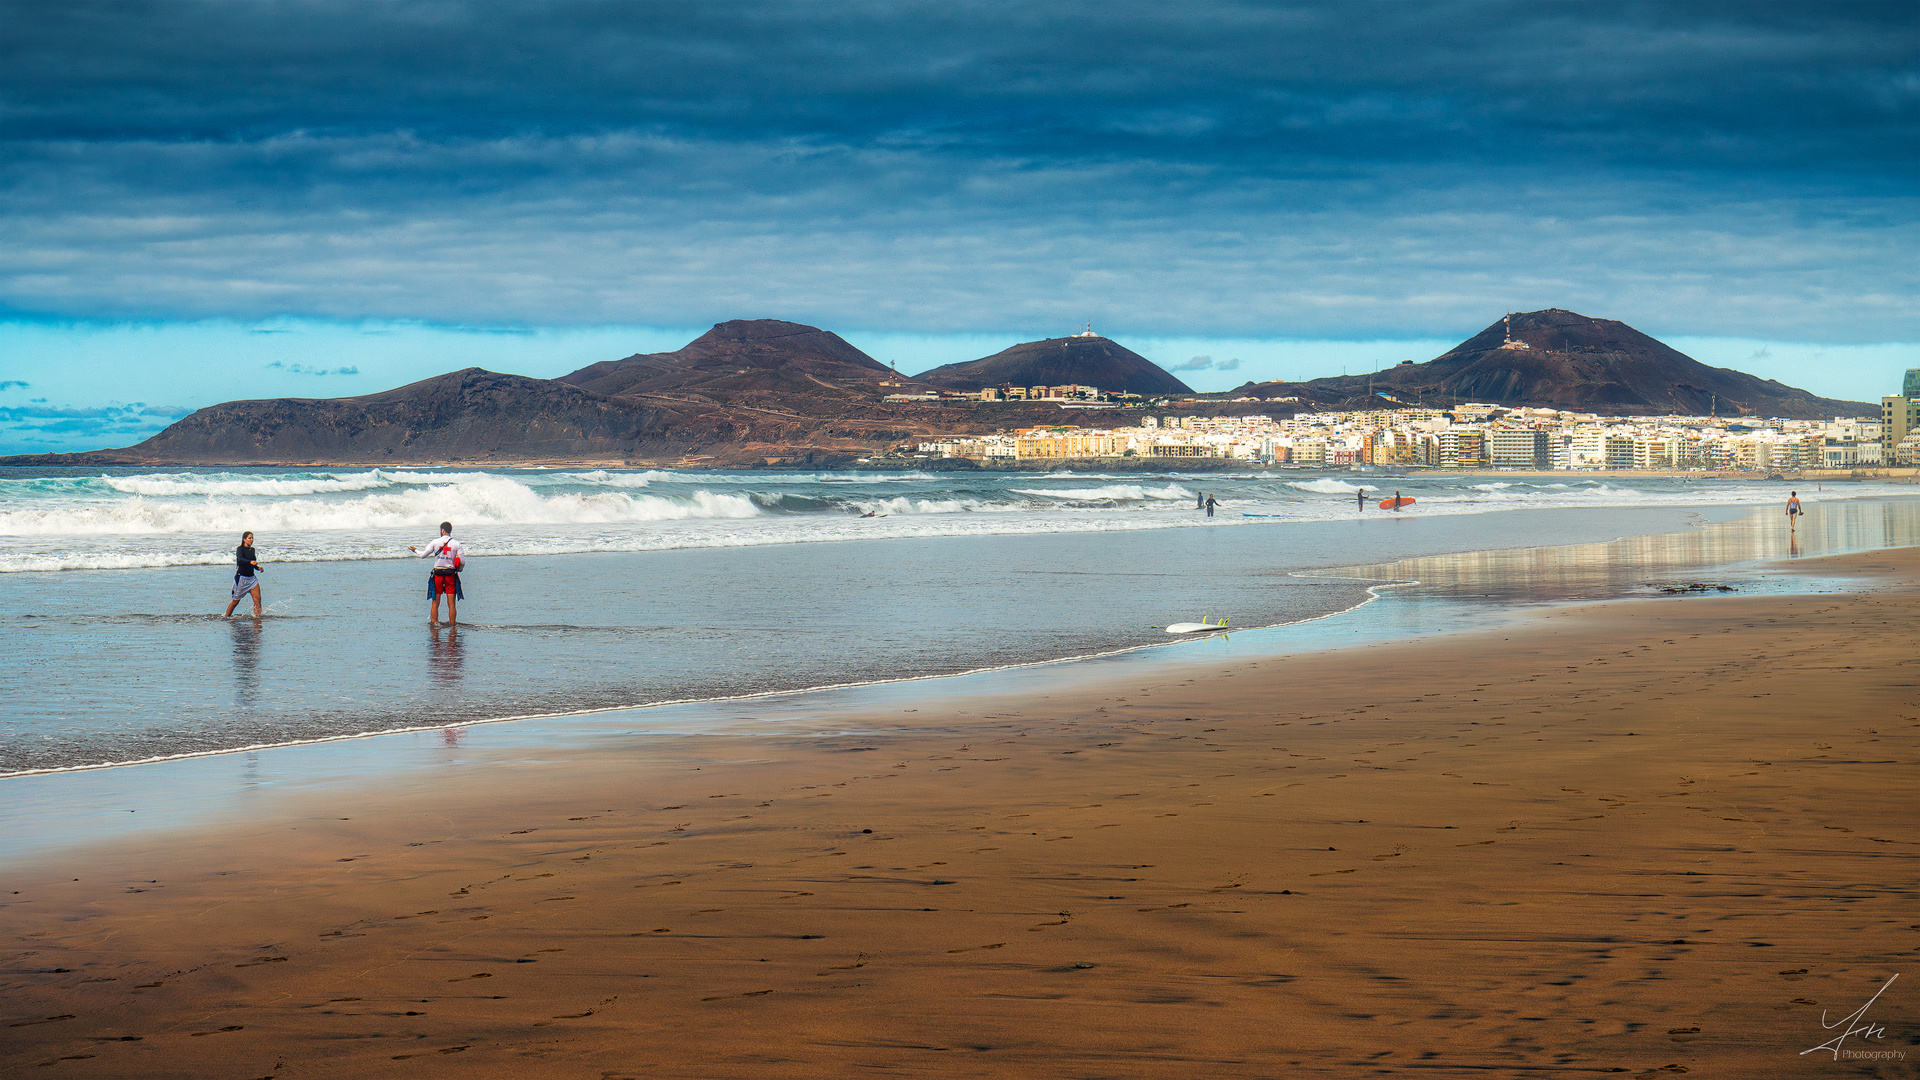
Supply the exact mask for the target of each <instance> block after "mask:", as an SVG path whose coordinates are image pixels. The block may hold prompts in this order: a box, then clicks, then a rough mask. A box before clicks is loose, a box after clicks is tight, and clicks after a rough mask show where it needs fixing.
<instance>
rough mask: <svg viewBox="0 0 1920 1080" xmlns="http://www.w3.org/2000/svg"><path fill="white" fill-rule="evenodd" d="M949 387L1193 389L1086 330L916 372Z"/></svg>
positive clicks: (1163, 391)
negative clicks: (964, 361) (1069, 335)
mask: <svg viewBox="0 0 1920 1080" xmlns="http://www.w3.org/2000/svg"><path fill="white" fill-rule="evenodd" d="M913 378H914V381H915V382H922V383H926V384H928V385H929V386H938V387H942V388H945V389H949V390H978V389H980V388H982V387H987V386H1067V385H1078V386H1097V387H1099V388H1100V389H1102V390H1118V391H1122V392H1124V393H1129V394H1141V395H1145V396H1149V397H1151V396H1153V395H1155V394H1191V393H1193V388H1192V387H1190V386H1188V385H1187V384H1186V383H1183V382H1181V381H1180V380H1179V379H1176V378H1174V377H1173V376H1172V375H1169V374H1167V372H1166V369H1164V368H1162V367H1161V366H1160V365H1158V364H1156V363H1154V362H1153V361H1151V360H1149V359H1147V358H1146V357H1144V356H1141V355H1140V354H1139V353H1137V352H1134V351H1133V350H1132V349H1129V348H1127V347H1126V346H1124V345H1120V344H1118V343H1116V342H1113V341H1110V340H1108V339H1106V338H1103V337H1100V336H1099V335H1097V334H1095V333H1093V332H1092V331H1088V332H1087V333H1084V334H1075V335H1074V336H1072V337H1063V338H1047V339H1046V340H1045V341H1025V342H1021V343H1020V344H1018V345H1015V346H1014V347H1013V348H1011V349H1006V350H1004V351H1002V352H997V353H994V354H993V355H992V356H986V357H982V358H980V359H978V360H969V361H967V362H966V363H964V364H943V365H941V366H940V367H937V368H934V369H933V370H931V371H923V372H921V373H920V374H918V375H915V376H914V377H913Z"/></svg>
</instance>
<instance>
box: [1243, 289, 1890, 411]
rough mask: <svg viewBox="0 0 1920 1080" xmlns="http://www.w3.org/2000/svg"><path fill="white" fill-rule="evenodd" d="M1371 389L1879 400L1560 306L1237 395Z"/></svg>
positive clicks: (1610, 401) (1370, 401)
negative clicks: (1766, 373) (1730, 362)
mask: <svg viewBox="0 0 1920 1080" xmlns="http://www.w3.org/2000/svg"><path fill="white" fill-rule="evenodd" d="M1370 392H1383V393H1385V394H1388V395H1390V396H1391V397H1393V398H1397V399H1399V400H1401V401H1405V402H1414V401H1421V402H1424V403H1426V404H1428V405H1437V406H1446V405H1452V404H1458V403H1460V402H1466V401H1480V402H1488V403H1492V404H1500V405H1513V406H1521V405H1524V406H1532V407H1538V408H1553V409H1566V410H1570V411H1574V412H1592V413H1600V414H1607V415H1615V416H1626V415H1643V414H1645V415H1663V414H1683V415H1699V416H1704V415H1708V414H1709V413H1712V414H1717V415H1720V416H1753V417H1774V416H1778V417H1791V418H1796V419H1803V420H1816V419H1822V418H1832V417H1835V416H1868V415H1874V416H1877V415H1879V412H1880V408H1879V406H1877V405H1872V404H1868V403H1866V402H1861V401H1838V400H1835V399H1832V398H1823V397H1817V396H1815V395H1813V394H1811V393H1808V392H1807V391H1805V390H1799V389H1796V388H1794V387H1791V386H1787V385H1785V384H1784V383H1780V382H1776V381H1774V380H1772V379H1761V378H1758V377H1756V376H1753V375H1749V374H1747V373H1745V372H1742V371H1735V370H1734V369H1732V368H1717V367H1708V366H1707V365H1706V364H1702V363H1701V362H1700V361H1698V360H1695V359H1694V358H1692V357H1691V356H1688V355H1686V354H1685V353H1682V352H1680V351H1679V350H1677V349H1674V348H1672V347H1670V346H1668V345H1666V344H1664V343H1663V342H1660V341H1657V340H1655V339H1654V338H1651V337H1648V336H1647V335H1646V334H1643V333H1641V332H1640V331H1638V330H1635V329H1634V328H1633V327H1631V326H1628V325H1627V324H1626V323H1623V322H1619V321H1616V320H1613V319H1594V318H1589V317H1588V316H1585V315H1581V314H1578V313H1576V312H1572V311H1565V310H1562V309H1560V308H1548V309H1546V310H1545V311H1528V312H1522V313H1519V314H1515V315H1510V316H1508V317H1507V318H1505V319H1502V320H1500V321H1498V322H1495V323H1494V324H1493V325H1491V326H1489V327H1487V328H1486V329H1485V330H1482V331H1480V332H1479V333H1478V334H1475V335H1474V336H1473V337H1470V338H1468V339H1467V340H1465V341H1463V342H1461V343H1460V344H1458V345H1456V346H1454V347H1453V348H1451V349H1449V350H1447V351H1446V352H1444V353H1442V354H1440V355H1439V356H1437V357H1435V358H1434V359H1432V360H1429V361H1427V362H1426V363H1422V364H1416V363H1412V362H1410V361H1409V362H1406V363H1402V364H1400V365H1398V366H1396V367H1390V368H1387V369H1385V370H1384V371H1376V372H1374V373H1373V374H1371V375H1348V376H1341V377H1336V378H1326V379H1314V380H1312V381H1310V382H1304V383H1247V384H1245V385H1243V386H1241V387H1239V388H1237V389H1235V390H1232V391H1229V393H1230V394H1231V395H1232V396H1236V397H1269V398H1270V397H1299V398H1301V399H1302V400H1304V401H1307V402H1311V403H1314V404H1318V405H1335V406H1345V407H1361V408H1375V407H1378V401H1377V399H1375V398H1372V397H1370V396H1369V395H1370Z"/></svg>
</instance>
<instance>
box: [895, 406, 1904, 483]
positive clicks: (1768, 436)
mask: <svg viewBox="0 0 1920 1080" xmlns="http://www.w3.org/2000/svg"><path fill="white" fill-rule="evenodd" d="M1903 400H1904V399H1903ZM1907 404H1908V405H1909V406H1910V411H1909V413H1908V414H1907V416H1908V430H1907V432H1906V433H1903V434H1904V435H1905V437H1903V439H1902V440H1901V441H1899V442H1896V443H1893V444H1891V446H1889V444H1888V442H1887V440H1886V438H1885V424H1884V422H1882V423H1875V422H1873V421H1870V420H1857V419H1852V418H1840V419H1836V420H1834V421H1832V422H1825V421H1803V420H1775V421H1766V422H1764V423H1763V424H1759V425H1756V424H1754V423H1752V422H1744V421H1736V420H1729V419H1727V418H1724V417H1674V416H1662V417H1624V418H1612V417H1598V416H1593V415H1591V414H1572V413H1562V412H1555V411H1553V410H1544V409H1539V410H1502V409H1500V408H1499V407H1498V406H1470V407H1466V408H1464V409H1457V410H1454V411H1452V412H1441V411H1438V410H1431V409H1396V410H1380V411H1375V412H1365V413H1322V414H1303V415H1300V416H1295V417H1292V418H1290V419H1286V420H1274V419H1272V418H1270V417H1266V416H1242V417H1194V416H1185V417H1165V418H1158V417H1148V418H1146V419H1144V420H1142V421H1141V422H1140V423H1139V424H1138V425H1137V426H1133V427H1123V428H1094V427H1086V426H1081V425H1069V424H1062V425H1052V426H1045V427H1034V428H1023V429H1019V430H1017V431H1012V432H1003V433H999V434H995V435H987V436H977V437H965V438H953V439H945V440H936V441H930V442H924V443H921V444H919V446H918V450H919V452H920V453H923V454H936V455H940V456H943V457H966V458H972V459H975V460H979V461H982V462H990V461H1045V460H1060V459H1088V458H1231V459H1239V460H1244V461H1248V462H1254V463H1265V464H1277V465H1296V466H1303V467H1321V468H1342V467H1351V466H1355V465H1399V466H1432V467H1436V468H1449V469H1483V468H1495V469H1498V468H1509V469H1673V468H1706V469H1765V470H1781V469H1806V468H1856V467H1877V466H1879V465H1882V464H1896V463H1897V464H1910V463H1912V461H1913V459H1914V456H1915V454H1916V451H1920V398H1916V399H1912V400H1911V401H1910V402H1907ZM1466 417H1475V418H1474V419H1466ZM1883 421H1884V418H1883ZM1903 458H1904V460H1902V459H1903Z"/></svg>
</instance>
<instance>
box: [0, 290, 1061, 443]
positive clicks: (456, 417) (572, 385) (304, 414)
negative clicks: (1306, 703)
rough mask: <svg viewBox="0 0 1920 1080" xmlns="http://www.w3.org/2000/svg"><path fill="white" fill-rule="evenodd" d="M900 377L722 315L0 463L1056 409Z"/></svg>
mask: <svg viewBox="0 0 1920 1080" xmlns="http://www.w3.org/2000/svg"><path fill="white" fill-rule="evenodd" d="M913 388H916V387H914V386H913V384H912V382H911V381H910V380H906V379H903V378H901V377H900V376H899V375H896V374H895V373H894V372H893V371H892V370H891V369H889V368H887V367H886V366H885V365H883V364H881V363H880V362H878V361H876V360H874V359H873V358H872V357H870V356H868V355H866V354H865V353H863V352H861V351H860V350H858V349H856V348H854V347H853V346H852V345H849V344H847V343H846V342H845V341H843V340H841V339H840V338H839V337H838V336H837V335H835V334H830V333H828V332H826V331H824V330H820V329H818V328H816V327H812V326H804V325H801V324H799V323H791V322H782V321H779V320H776V319H748V320H736V321H733V322H724V323H720V324H719V325H717V326H715V327H714V328H713V329H712V330H711V331H709V332H708V333H706V334H703V335H701V336H700V337H699V338H697V339H695V340H694V341H692V342H690V343H688V344H687V345H686V346H685V347H684V348H681V349H679V350H677V351H675V352H670V353H652V354H644V355H635V356H630V357H628V358H626V359H624V360H613V361H607V362H605V363H600V364H594V365H592V366H589V367H585V368H582V369H580V370H579V371H575V372H573V373H572V374H570V375H566V376H563V377H561V378H559V379H534V378H528V377H526V376H522V375H505V374H501V373H499V372H493V371H486V370H483V369H481V368H466V369H464V370H461V371H453V372H449V373H447V374H445V375H437V376H435V377H433V378H431V379H423V380H421V381H419V382H416V383H411V384H409V385H406V386H402V387H398V388H396V389H393V390H386V391H382V392H380V393H377V394H366V395H363V396H360V397H346V398H272V399H265V400H258V401H229V402H225V403H223V404H219V405H211V406H208V407H207V408H204V409H201V410H199V411H197V412H195V413H193V414H191V415H189V416H187V417H185V418H183V419H181V420H180V421H178V422H177V423H175V424H173V425H171V426H169V427H168V428H167V429H166V430H164V431H162V432H160V433H159V434H158V435H155V436H154V437H153V438H151V439H148V440H147V441H145V442H143V443H140V444H139V445H137V446H131V447H127V448H125V449H122V450H96V451H89V452H87V453H81V454H35V455H23V456H20V457H14V458H9V459H0V460H4V461H6V462H8V463H12V464H65V465H89V466H91V465H147V464H156V465H157V464H169V465H171V464H269V465H271V464H309V463H328V464H332V463H339V464H368V465H394V464H402V463H412V464H437V463H451V462H467V463H484V462H489V461H497V462H515V461H518V462H527V461H595V462H605V463H614V462H633V463H636V464H642V463H644V464H654V465H684V466H703V465H726V466H738V465H774V464H791V465H826V464H842V463H845V462H848V461H851V460H852V459H854V458H857V457H864V456H869V455H871V454H874V453H876V452H879V451H884V450H888V449H892V448H894V447H897V446H899V445H901V444H903V443H913V442H919V441H923V440H927V439H932V438H937V437H940V436H943V435H952V434H955V433H968V434H972V433H983V432H988V431H993V430H995V429H997V428H1000V427H1004V426H1020V425H1030V424H1037V423H1045V422H1048V421H1051V420H1057V418H1058V417H1059V415H1060V412H1059V410H1058V408H1057V407H1056V406H1053V405H1047V404H1041V403H1027V402H1015V403H1008V404H999V405H981V406H978V407H977V408H968V407H964V406H944V405H936V404H931V403H912V404H894V403H889V402H887V401H885V400H884V399H885V397H886V395H887V394H890V393H897V392H899V391H901V390H902V389H913Z"/></svg>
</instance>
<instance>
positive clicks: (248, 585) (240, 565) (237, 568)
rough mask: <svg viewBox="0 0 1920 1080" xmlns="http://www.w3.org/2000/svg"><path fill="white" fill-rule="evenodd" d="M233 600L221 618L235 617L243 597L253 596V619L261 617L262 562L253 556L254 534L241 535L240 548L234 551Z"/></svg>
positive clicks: (245, 533)
mask: <svg viewBox="0 0 1920 1080" xmlns="http://www.w3.org/2000/svg"><path fill="white" fill-rule="evenodd" d="M233 562H234V568H233V599H232V600H229V601H227V610H225V611H223V612H221V613H220V617H221V618H223V619H228V618H232V617H233V609H234V608H236V607H238V606H239V605H240V600H241V598H242V597H244V596H247V595H248V594H251V595H252V596H253V617H254V618H256V619H257V618H259V617H260V578H259V576H258V575H259V573H260V562H259V560H257V559H255V558H254V554H253V534H252V533H250V532H244V533H241V534H240V546H239V547H237V548H234V549H233Z"/></svg>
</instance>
